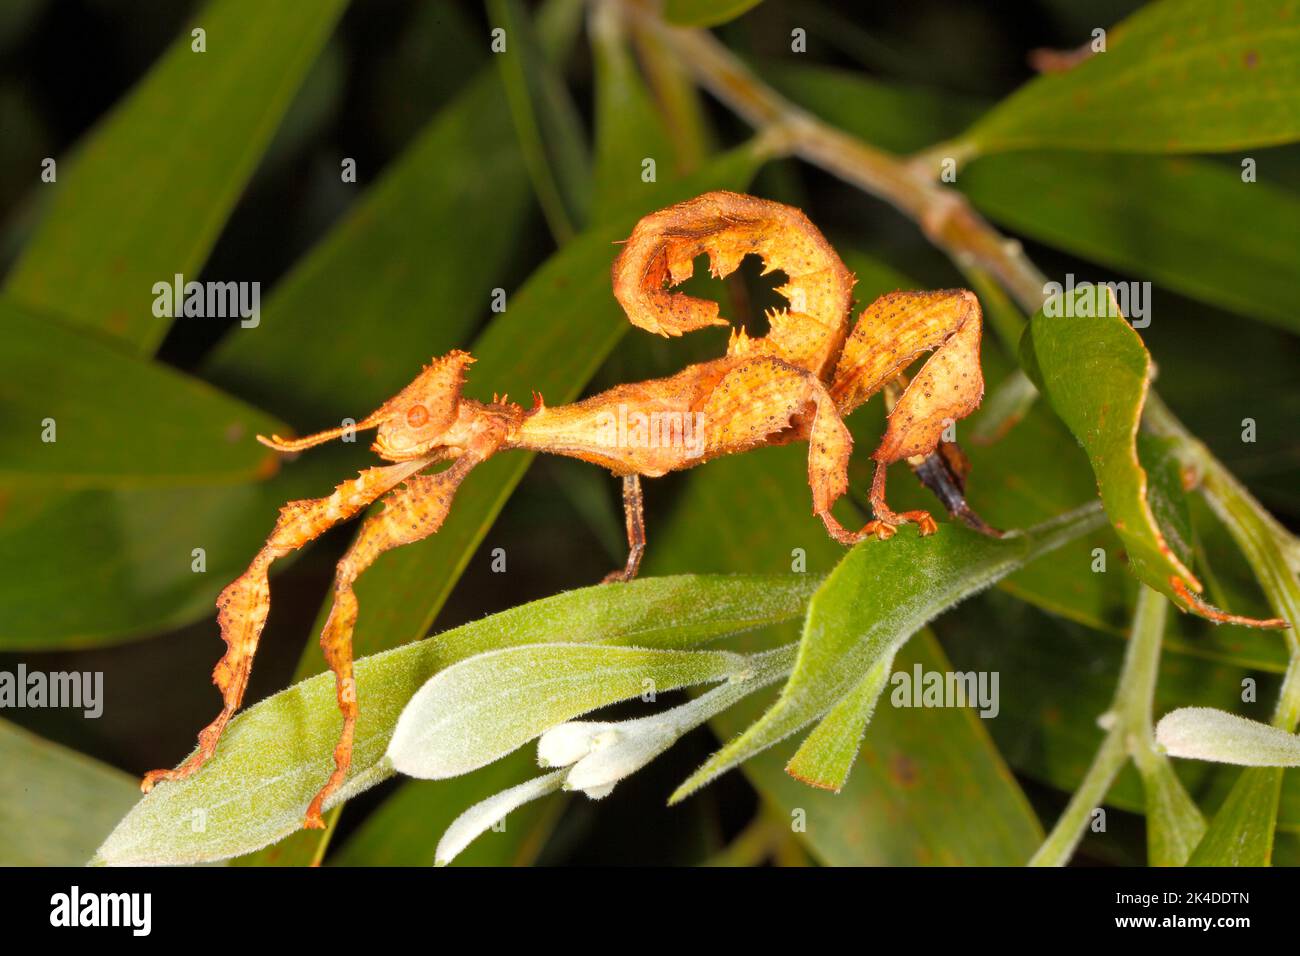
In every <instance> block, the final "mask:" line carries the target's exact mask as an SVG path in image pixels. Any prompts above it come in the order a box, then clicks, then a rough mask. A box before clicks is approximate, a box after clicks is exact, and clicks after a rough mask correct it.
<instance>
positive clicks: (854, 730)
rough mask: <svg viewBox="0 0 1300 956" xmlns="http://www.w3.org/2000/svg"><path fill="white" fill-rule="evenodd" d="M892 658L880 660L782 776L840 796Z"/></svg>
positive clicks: (810, 737) (815, 731)
mask: <svg viewBox="0 0 1300 956" xmlns="http://www.w3.org/2000/svg"><path fill="white" fill-rule="evenodd" d="M893 665H894V658H893V655H892V654H891V655H889V656H888V657H886V658H882V659H881V660H880V662H879V663H877V664H876V665H875V666H874V667H872V668H871V670H869V671H867V675H866V676H865V677H863V678H862V680H861V681H859V682H858V686H857V687H855V688H853V690H852V691H850V692H849V693H848V694H846V695H845V696H844V698H843V699H842V700H841V701H840V702H839V703H838V704H836V705H835V706H834V707H832V708H831V709H830V713H828V714H827V715H826V716H825V717H823V718H822V719H821V722H820V723H818V724H817V726H816V727H814V728H813V729H812V732H811V733H810V734H809V735H808V736H807V737H805V738H804V742H803V743H801V744H800V745H799V749H798V750H797V751H795V755H794V756H793V757H791V758H790V762H789V763H788V764H786V765H785V772H786V773H788V774H789V775H790V776H792V777H794V778H795V779H796V780H801V781H803V782H804V783H806V784H808V785H809V786H812V787H820V788H821V789H822V790H834V791H835V792H836V793H839V792H840V791H841V790H842V789H844V783H845V781H847V780H848V779H849V772H850V771H851V770H852V769H853V762H854V761H855V760H857V759H858V752H859V751H860V750H861V749H862V735H863V734H864V733H865V732H866V730H867V724H868V723H869V722H870V721H871V715H872V713H873V712H874V711H875V709H876V702H877V701H878V700H879V699H880V695H881V693H882V692H883V691H884V689H885V685H886V684H887V683H889V674H890V672H891V670H892V669H893Z"/></svg>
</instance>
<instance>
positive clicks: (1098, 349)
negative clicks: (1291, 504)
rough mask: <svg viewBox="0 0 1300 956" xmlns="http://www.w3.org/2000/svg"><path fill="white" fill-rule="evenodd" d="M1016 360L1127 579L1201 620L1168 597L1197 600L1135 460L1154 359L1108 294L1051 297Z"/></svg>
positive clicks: (1088, 290)
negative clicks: (1093, 482)
mask: <svg viewBox="0 0 1300 956" xmlns="http://www.w3.org/2000/svg"><path fill="white" fill-rule="evenodd" d="M1099 288H1100V290H1101V292H1103V293H1105V294H1104V295H1102V294H1099V293H1098V289H1099ZM1099 312H1102V313H1108V314H1100V315H1099V314H1098V313H1099ZM1020 351H1021V363H1022V364H1023V365H1024V366H1025V370H1026V371H1027V372H1028V373H1029V376H1030V378H1032V379H1033V380H1034V383H1035V384H1036V385H1037V386H1038V387H1039V389H1040V390H1041V391H1042V392H1043V394H1044V396H1045V397H1046V398H1047V400H1048V401H1049V402H1050V403H1051V405H1052V408H1053V409H1054V410H1055V411H1056V414H1057V415H1058V416H1060V418H1061V420H1062V421H1064V422H1065V424H1066V426H1067V427H1068V428H1069V429H1070V431H1071V432H1073V433H1074V435H1075V437H1076V438H1078V439H1079V442H1080V443H1081V444H1082V445H1083V448H1084V450H1085V451H1086V452H1087V454H1088V458H1089V460H1090V461H1091V462H1092V467H1093V472H1094V473H1095V474H1096V476H1097V485H1098V489H1099V491H1100V493H1101V500H1102V504H1103V505H1104V506H1105V508H1106V515H1107V517H1108V518H1109V519H1110V523H1111V526H1112V527H1113V528H1114V529H1115V530H1116V532H1118V534H1119V536H1120V540H1121V541H1123V542H1124V548H1125V551H1126V552H1127V554H1128V560H1129V567H1130V568H1132V570H1133V573H1134V574H1136V575H1137V577H1138V578H1139V579H1140V580H1141V581H1143V582H1145V583H1146V584H1147V585H1149V586H1150V587H1152V588H1154V589H1155V590H1157V591H1159V592H1160V593H1162V594H1164V595H1166V596H1167V597H1169V598H1170V599H1172V600H1173V601H1174V603H1175V604H1177V605H1178V606H1179V607H1180V608H1182V609H1184V610H1192V611H1196V610H1198V606H1197V605H1195V604H1190V603H1189V601H1188V598H1187V596H1186V595H1187V594H1188V593H1189V592H1188V590H1182V593H1180V589H1179V588H1177V587H1175V584H1179V585H1182V587H1183V588H1184V589H1190V591H1199V590H1201V584H1200V582H1199V581H1198V580H1197V579H1196V577H1195V575H1193V574H1192V571H1191V569H1190V568H1188V567H1187V565H1186V563H1185V560H1184V559H1183V558H1180V556H1179V555H1178V554H1177V553H1175V550H1174V547H1171V543H1170V541H1168V540H1167V538H1166V534H1165V532H1166V531H1167V530H1170V529H1162V528H1161V526H1160V525H1159V523H1158V522H1157V518H1156V513H1155V510H1154V508H1153V502H1152V500H1151V499H1150V497H1149V495H1148V487H1149V482H1148V475H1147V471H1146V469H1144V468H1143V467H1142V463H1141V462H1140V461H1139V459H1138V445H1137V435H1138V423H1139V420H1140V419H1141V415H1142V406H1143V405H1144V404H1145V402H1146V396H1147V389H1148V388H1149V386H1150V373H1151V357H1150V356H1149V355H1148V354H1147V350H1146V347H1145V346H1144V345H1143V344H1142V339H1141V338H1140V337H1139V336H1138V334H1137V332H1135V331H1134V330H1133V328H1132V327H1131V326H1130V325H1129V324H1128V322H1126V321H1125V320H1124V317H1123V316H1122V315H1121V314H1120V312H1119V307H1118V304H1117V303H1116V302H1115V299H1114V295H1113V293H1111V292H1110V291H1109V289H1106V288H1105V287H1096V286H1087V287H1084V288H1082V289H1075V290H1074V291H1073V293H1067V294H1062V295H1056V296H1053V297H1052V298H1050V299H1049V300H1048V301H1047V303H1046V304H1045V305H1044V307H1043V308H1042V309H1040V310H1039V311H1038V312H1037V313H1035V315H1034V317H1033V318H1032V319H1031V320H1030V323H1029V328H1028V329H1027V330H1026V332H1025V337H1024V339H1022V341H1021V349H1020ZM1173 543H1174V544H1175V545H1177V544H1178V542H1177V541H1176V540H1175V541H1174V542H1173ZM1180 550H1181V549H1180Z"/></svg>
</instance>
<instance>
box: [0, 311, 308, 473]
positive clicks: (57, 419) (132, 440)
mask: <svg viewBox="0 0 1300 956" xmlns="http://www.w3.org/2000/svg"><path fill="white" fill-rule="evenodd" d="M0 335H3V337H4V339H5V341H6V343H7V344H6V346H5V349H4V352H3V354H0V417H3V418H4V419H5V420H6V421H7V422H9V423H10V425H9V427H8V428H6V429H5V430H4V432H3V433H0V484H4V485H8V486H10V487H13V486H15V485H19V486H24V487H29V488H34V489H38V490H42V491H44V490H51V489H56V488H60V489H68V488H84V487H116V488H123V487H152V486H158V485H172V486H175V485H188V484H217V483H223V482H240V481H250V480H252V479H254V478H259V477H265V476H266V475H268V474H272V473H274V472H275V470H276V469H277V468H278V467H279V463H278V462H277V461H276V459H275V456H274V455H273V454H272V453H270V452H269V451H268V450H267V449H265V448H263V447H262V446H261V445H258V444H256V443H255V442H253V441H252V440H251V439H252V437H253V435H255V434H257V433H259V432H260V433H263V434H271V433H272V432H274V431H276V430H278V429H282V427H283V426H282V425H280V423H278V422H277V421H276V420H275V419H273V418H271V417H270V416H269V415H264V414H262V413H261V412H258V411H256V410H255V409H252V408H249V407H248V406H247V405H244V404H243V403H242V402H238V401H235V400H234V399H232V398H230V397H229V396H226V395H223V394H222V393H221V392H219V391H217V390H216V389H214V388H212V387H211V386H210V385H207V384H206V383H204V382H201V381H199V380H197V379H193V378H190V377H189V376H186V375H183V374H181V373H180V372H176V371H173V370H172V369H170V368H168V367H167V366H165V365H160V364H158V363H155V362H149V361H145V360H143V359H140V358H138V357H136V356H134V355H132V354H130V353H129V352H124V351H122V350H121V349H119V348H115V347H114V346H112V345H110V344H108V343H107V342H105V341H103V340H102V339H100V338H99V337H97V336H92V335H86V334H84V333H82V332H80V331H78V330H76V329H74V328H71V327H69V326H66V325H64V324H63V323H61V322H59V321H57V320H55V319H51V318H47V317H44V316H39V317H38V316H36V315H34V314H32V313H31V312H29V311H27V310H26V309H24V308H21V307H18V306H15V305H14V304H13V303H12V302H9V301H0ZM161 410H165V414H160V411H161ZM47 428H48V429H53V431H51V432H49V434H50V435H51V436H52V437H50V439H49V440H46V432H47Z"/></svg>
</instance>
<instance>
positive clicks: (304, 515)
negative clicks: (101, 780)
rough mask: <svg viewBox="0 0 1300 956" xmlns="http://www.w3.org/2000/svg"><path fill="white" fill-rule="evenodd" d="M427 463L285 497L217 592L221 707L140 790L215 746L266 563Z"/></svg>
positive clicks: (180, 771) (263, 601)
mask: <svg viewBox="0 0 1300 956" xmlns="http://www.w3.org/2000/svg"><path fill="white" fill-rule="evenodd" d="M428 464H429V460H428V459H419V460H416V461H409V462H402V463H401V464H397V465H388V466H386V467H382V468H367V469H366V470H365V471H363V472H361V474H359V475H358V476H357V477H356V478H352V479H349V480H348V481H345V482H343V483H342V484H340V485H338V486H337V487H336V488H335V489H334V493H333V494H331V495H329V496H328V497H325V498H308V499H303V500H301V501H291V502H289V503H288V504H286V505H285V506H284V507H283V508H281V509H280V517H279V520H277V521H276V523H275V528H274V529H273V530H272V531H271V536H270V537H269V538H267V540H266V544H264V545H263V546H262V550H260V551H259V552H258V553H257V555H256V557H254V558H253V561H252V563H251V564H250V565H249V566H248V570H246V571H245V572H244V573H243V574H241V575H240V576H239V577H237V578H236V579H235V580H234V581H232V582H231V583H230V584H229V585H228V586H227V587H226V589H225V590H224V591H222V592H221V594H220V596H218V598H217V622H218V624H219V625H220V626H221V638H222V640H223V641H225V642H226V653H225V654H224V656H222V658H221V660H219V661H218V662H217V666H216V668H215V669H214V670H213V672H212V682H213V683H214V684H216V685H217V689H218V690H220V691H221V698H222V701H223V703H224V706H223V707H222V709H221V713H220V714H218V715H217V717H216V719H215V720H213V721H212V723H210V724H209V725H208V726H207V727H205V728H204V729H203V730H202V731H201V732H200V733H199V746H198V749H197V750H196V751H195V752H194V753H193V754H191V755H190V757H189V758H188V759H187V760H186V761H185V762H184V763H182V764H181V765H180V766H179V767H177V768H176V769H174V770H152V771H150V772H149V773H147V774H145V777H144V780H143V781H142V782H141V784H140V787H141V789H142V790H144V791H145V792H146V793H148V792H149V791H150V790H151V789H153V786H154V784H156V783H157V782H158V781H160V780H180V779H182V778H184V777H188V776H189V775H190V774H192V773H194V772H195V771H196V770H198V769H199V768H200V767H201V766H203V764H204V763H206V762H207V761H208V759H209V758H210V757H211V756H212V754H213V753H214V752H215V751H216V749H217V741H218V740H220V739H221V733H222V731H224V730H225V728H226V724H228V723H229V722H230V718H231V717H233V716H234V714H235V711H237V710H238V709H239V705H240V703H241V702H242V701H243V699H244V691H245V689H246V688H247V687H248V676H249V674H250V673H251V671H252V668H253V656H254V655H255V654H256V653H257V642H258V639H259V638H260V637H261V635H262V627H263V626H264V625H265V624H266V617H267V614H269V613H270V610H271V585H270V581H269V579H268V577H267V574H268V571H269V569H270V567H271V564H272V563H273V562H274V561H275V560H276V559H278V558H281V557H283V556H284V555H286V554H288V553H289V552H290V551H294V550H296V549H298V548H301V547H302V546H303V545H304V544H306V543H307V542H309V541H312V540H313V539H315V538H318V537H320V535H322V534H324V533H325V532H326V531H327V530H329V529H330V528H332V527H333V526H334V525H336V524H338V523H340V522H342V521H347V520H348V519H349V518H351V517H353V516H354V515H356V514H357V513H358V512H360V511H361V510H362V509H364V508H365V507H367V506H368V505H369V504H370V503H371V502H373V501H374V500H375V499H377V498H378V497H379V496H380V495H382V494H384V493H385V492H386V491H388V490H389V489H391V488H393V487H394V486H395V485H397V484H398V483H400V482H401V481H403V480H404V479H406V478H408V477H410V476H411V475H412V474H414V473H415V472H417V471H419V470H420V469H421V468H424V467H426V466H427V465H428Z"/></svg>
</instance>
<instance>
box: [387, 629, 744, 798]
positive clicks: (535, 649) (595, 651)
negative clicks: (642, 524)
mask: <svg viewBox="0 0 1300 956" xmlns="http://www.w3.org/2000/svg"><path fill="white" fill-rule="evenodd" d="M744 661H745V659H744V658H743V657H742V656H740V655H738V654H732V653H729V652H727V651H661V650H647V649H645V648H640V647H590V646H585V645H582V644H541V645H536V646H528V647H512V648H506V649H504V650H499V651H488V652H486V653H483V654H479V655H477V656H475V657H471V658H469V659H468V660H465V661H462V662H460V663H459V664H456V665H454V666H452V667H449V668H447V669H446V670H444V671H440V672H439V673H438V674H436V675H435V676H434V677H432V678H430V679H429V682H428V683H427V684H425V685H424V686H423V687H421V688H420V690H419V691H418V692H417V693H416V694H415V696H414V697H412V698H411V701H410V703H409V704H407V705H406V709H405V710H403V711H402V715H401V717H400V718H398V721H397V727H396V729H395V730H394V731H393V739H392V741H391V742H390V744H389V746H388V760H389V761H390V762H391V763H392V765H393V766H394V767H395V768H397V770H398V771H399V772H400V773H404V774H406V775H407V776H411V777H419V778H421V779H424V780H441V779H444V778H446V777H455V776H459V775H460V774H462V773H469V772H470V771H471V770H477V769H478V768H479V767H482V766H483V765H484V764H488V763H491V762H492V761H494V760H497V759H498V758H500V757H504V756H505V755H506V754H508V753H510V752H511V751H513V750H515V749H516V748H518V747H522V746H523V745H524V744H526V743H527V742H528V741H530V740H534V739H536V738H537V737H540V736H541V735H542V734H543V733H545V732H546V731H547V730H549V729H550V728H551V727H554V726H556V725H557V724H562V723H564V722H565V721H566V720H571V719H573V718H574V717H577V716H579V715H580V714H585V713H587V712H588V711H592V710H596V709H597V708H599V707H604V706H606V705H608V704H613V703H617V702H618V701H622V700H627V699H629V698H631V697H636V696H637V695H638V694H642V693H646V692H649V693H658V692H659V691H661V690H663V691H668V690H676V689H678V688H680V687H690V686H692V685H694V684H705V683H711V682H714V681H719V680H725V679H727V678H728V677H731V676H734V675H736V674H737V673H739V672H740V670H741V669H742V668H743V667H744Z"/></svg>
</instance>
